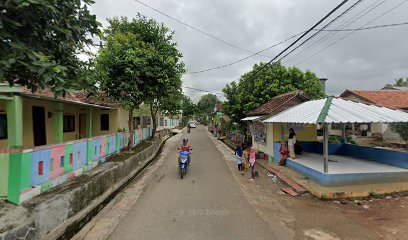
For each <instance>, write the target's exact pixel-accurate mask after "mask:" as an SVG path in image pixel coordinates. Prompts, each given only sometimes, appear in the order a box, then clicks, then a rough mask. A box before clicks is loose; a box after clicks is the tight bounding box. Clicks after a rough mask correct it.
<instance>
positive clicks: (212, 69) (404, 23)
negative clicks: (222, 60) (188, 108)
mask: <svg viewBox="0 0 408 240" xmlns="http://www.w3.org/2000/svg"><path fill="white" fill-rule="evenodd" d="M403 25H408V22H401V23H391V24H382V25H376V26H371V27H363V28H348V29H313V31H323V32H351V31H366V30H372V29H379V28H387V27H398V26H403ZM304 32H305V31H303V32H300V33H298V34H295V35H293V36H291V37H289V38H287V39H285V40H283V41H281V42H279V43H276V44H274V45H272V46H270V47H268V48H265V49H263V50H261V51H259V52H258V53H261V52H264V51H267V50H269V49H271V48H273V47H276V46H278V45H280V44H282V43H285V42H287V41H289V40H290V39H293V38H294V37H296V36H299V35H300V34H302V33H304ZM255 55H256V54H252V55H249V56H247V57H245V58H241V59H239V60H236V61H233V62H231V63H228V64H224V65H220V66H217V67H213V68H208V69H203V70H199V71H194V72H188V73H186V74H198V73H204V72H209V71H214V70H218V69H221V68H225V67H229V66H231V65H234V64H237V63H240V62H242V61H245V60H247V59H249V58H251V57H254V56H255ZM296 56H297V55H296ZM296 56H295V57H296ZM290 61H291V59H290V60H289V62H290Z"/></svg>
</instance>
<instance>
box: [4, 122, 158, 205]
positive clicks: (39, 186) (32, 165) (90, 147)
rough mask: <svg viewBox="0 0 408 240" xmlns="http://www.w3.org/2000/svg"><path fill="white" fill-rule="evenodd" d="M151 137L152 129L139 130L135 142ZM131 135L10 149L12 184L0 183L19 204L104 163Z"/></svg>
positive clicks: (107, 136) (122, 146)
mask: <svg viewBox="0 0 408 240" xmlns="http://www.w3.org/2000/svg"><path fill="white" fill-rule="evenodd" d="M150 136H151V130H150V129H137V130H136V131H135V134H134V139H133V144H134V145H136V144H138V143H139V142H140V141H141V140H143V139H146V138H148V137H150ZM128 138H129V133H128V132H122V133H117V134H111V135H105V136H99V137H95V138H89V139H81V140H77V141H72V142H65V143H63V144H56V145H48V146H43V147H39V148H35V149H28V150H24V151H20V152H11V153H9V154H8V158H9V161H8V162H9V168H8V169H9V172H8V182H9V184H8V185H6V182H0V186H1V189H2V191H4V190H3V189H5V188H6V186H8V187H7V188H8V190H7V199H8V200H9V201H11V202H13V203H15V204H20V203H22V202H24V201H26V200H28V199H30V198H32V197H34V196H36V195H39V194H40V193H42V192H46V191H48V190H50V189H51V188H54V187H56V186H58V185H60V184H61V183H63V182H66V181H68V180H70V179H73V178H75V177H78V176H79V175H81V174H83V173H84V172H86V171H89V170H90V169H92V168H94V167H96V166H97V165H98V164H100V163H103V162H104V161H105V158H106V157H107V156H110V155H112V154H114V153H117V152H119V151H121V150H122V149H124V148H126V146H127V142H128ZM0 159H1V158H0ZM4 162H6V161H0V163H1V164H3V165H4ZM3 178H4V177H3Z"/></svg>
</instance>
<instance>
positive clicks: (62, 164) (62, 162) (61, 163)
mask: <svg viewBox="0 0 408 240" xmlns="http://www.w3.org/2000/svg"><path fill="white" fill-rule="evenodd" d="M64 159H65V156H61V160H60V167H62V168H63V167H64Z"/></svg>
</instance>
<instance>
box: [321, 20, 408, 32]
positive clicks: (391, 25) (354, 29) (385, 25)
mask: <svg viewBox="0 0 408 240" xmlns="http://www.w3.org/2000/svg"><path fill="white" fill-rule="evenodd" d="M402 25H408V22H401V23H390V24H382V25H376V26H371V27H363V28H349V29H338V30H337V29H325V30H322V31H326V32H351V31H364V30H371V29H377V28H385V27H397V26H402Z"/></svg>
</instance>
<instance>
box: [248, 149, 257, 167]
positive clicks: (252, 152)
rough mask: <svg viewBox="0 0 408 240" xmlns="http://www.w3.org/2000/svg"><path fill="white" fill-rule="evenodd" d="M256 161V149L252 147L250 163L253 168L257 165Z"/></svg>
mask: <svg viewBox="0 0 408 240" xmlns="http://www.w3.org/2000/svg"><path fill="white" fill-rule="evenodd" d="M255 159H256V154H255V149H254V148H253V147H251V151H250V153H249V163H250V164H251V166H253V165H254V164H255Z"/></svg>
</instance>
